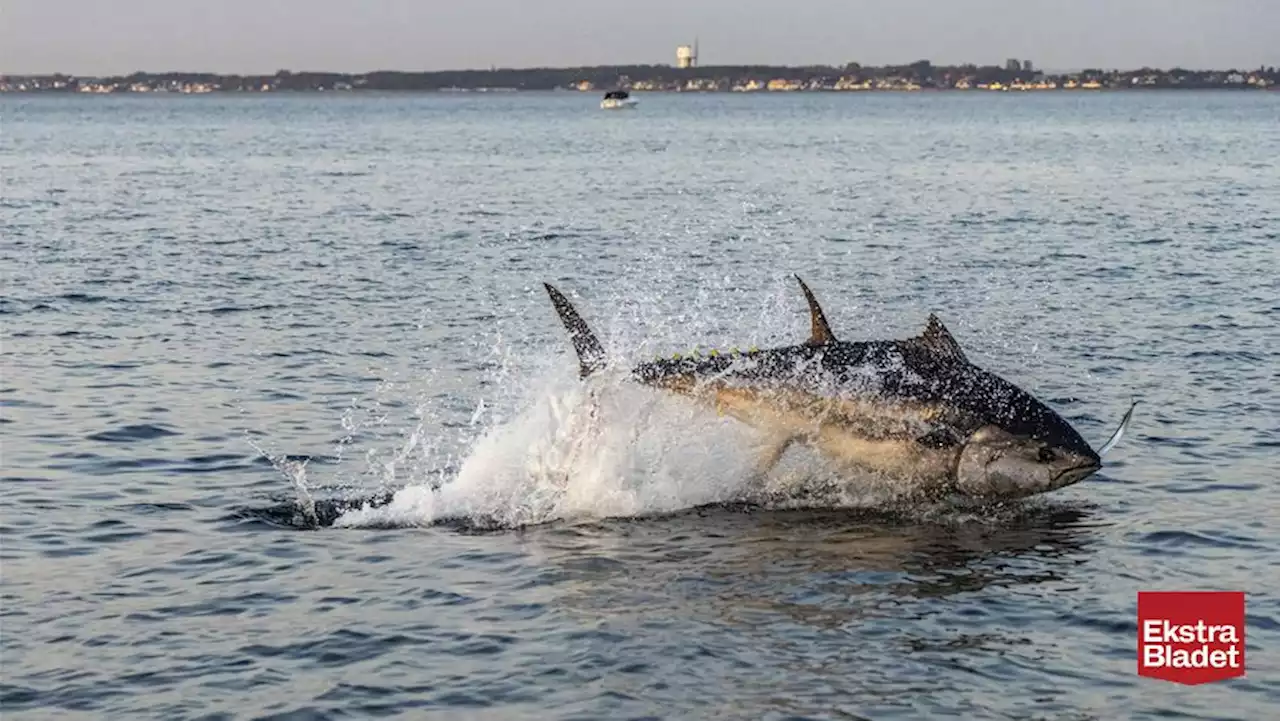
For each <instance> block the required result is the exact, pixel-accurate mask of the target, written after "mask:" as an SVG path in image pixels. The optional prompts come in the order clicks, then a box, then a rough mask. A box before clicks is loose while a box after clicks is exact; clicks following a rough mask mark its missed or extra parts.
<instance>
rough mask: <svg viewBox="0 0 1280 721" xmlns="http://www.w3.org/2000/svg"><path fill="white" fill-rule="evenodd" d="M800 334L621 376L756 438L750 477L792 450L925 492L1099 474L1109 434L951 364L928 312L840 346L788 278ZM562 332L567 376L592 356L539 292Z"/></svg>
mask: <svg viewBox="0 0 1280 721" xmlns="http://www.w3.org/2000/svg"><path fill="white" fill-rule="evenodd" d="M796 280H797V281H799V282H800V288H801V290H802V291H803V292H804V295H805V299H806V300H807V301H808V304H809V317H810V336H809V339H808V340H807V341H806V342H804V343H801V344H799V345H792V346H783V347H779V348H770V349H766V350H757V349H754V348H753V349H751V350H749V351H745V352H731V353H717V354H712V355H707V356H700V355H699V356H693V357H679V356H677V357H674V358H671V359H664V360H657V361H652V362H647V363H641V364H639V365H637V366H635V367H634V368H632V369H631V372H630V377H631V378H632V379H633V380H635V381H638V382H639V383H642V384H644V385H647V386H650V387H654V388H660V389H664V390H666V391H669V392H672V393H675V394H677V395H681V396H685V397H689V398H692V399H694V400H696V401H699V402H702V403H704V404H707V405H709V406H712V407H714V408H715V409H716V410H717V411H718V412H720V413H722V414H728V415H730V416H732V417H734V418H737V419H738V420H740V421H742V422H744V423H747V424H749V425H751V426H753V427H755V428H757V429H759V430H760V431H762V432H763V433H764V434H765V436H766V438H767V439H768V443H767V444H766V446H765V451H764V453H763V454H762V456H761V458H760V461H759V466H758V473H759V474H761V475H763V474H765V473H767V472H768V471H769V470H771V469H772V467H773V466H774V465H775V464H776V463H777V462H778V461H779V460H780V459H781V457H782V455H783V453H784V452H785V451H786V450H787V448H789V447H790V446H791V445H792V444H793V443H797V442H799V443H803V444H806V445H808V446H810V447H812V448H814V449H816V450H817V451H818V452H819V453H821V454H823V455H824V456H826V457H828V458H830V459H833V460H835V461H837V462H839V463H842V464H845V465H848V466H852V467H855V468H858V469H862V470H865V471H871V472H876V473H881V474H885V475H887V476H890V477H896V478H903V479H908V480H910V481H912V482H913V483H914V484H916V485H917V486H918V487H920V488H921V489H922V490H924V491H925V492H927V493H930V494H938V495H941V494H948V493H951V494H958V495H963V496H969V497H975V498H979V499H986V500H998V499H1014V498H1022V497H1026V496H1031V495H1035V494H1039V493H1045V492H1048V491H1052V490H1055V489H1058V488H1062V487H1064V486H1069V485H1071V484H1074V483H1078V482H1080V481H1082V480H1084V479H1085V478H1088V477H1089V476H1091V475H1093V474H1094V473H1096V472H1097V471H1098V470H1099V469H1100V468H1101V467H1102V455H1103V454H1105V453H1106V452H1107V451H1109V450H1111V448H1112V447H1114V446H1115V444H1116V443H1117V442H1119V440H1120V437H1121V436H1122V435H1123V434H1124V432H1125V429H1126V428H1127V427H1128V425H1129V422H1130V420H1131V418H1132V416H1133V409H1134V406H1136V405H1137V404H1136V403H1135V404H1134V405H1133V406H1130V407H1129V410H1128V412H1126V413H1125V415H1124V418H1123V420H1122V421H1121V422H1120V426H1119V428H1117V429H1116V431H1115V433H1113V434H1112V436H1111V438H1110V439H1109V440H1108V441H1107V442H1106V443H1105V444H1103V445H1102V447H1101V448H1100V449H1099V450H1097V451H1095V450H1094V449H1093V448H1092V447H1090V445H1089V444H1088V443H1087V442H1085V440H1084V439H1083V438H1081V437H1080V434H1079V433H1078V432H1076V430H1075V429H1074V428H1072V427H1071V424H1069V423H1068V422H1067V421H1065V420H1064V419H1063V418H1062V417H1061V416H1059V415H1058V414H1057V413H1055V412H1054V411H1053V410H1052V409H1050V408H1049V407H1048V406H1046V405H1045V404H1043V403H1041V402H1040V401H1039V400H1037V399H1036V398H1035V397H1033V396H1032V395H1031V394H1029V393H1027V392H1026V391H1024V390H1022V389H1021V388H1018V387H1017V386H1015V385H1014V384H1012V383H1010V382H1009V381H1006V380H1005V379H1003V378H1001V377H999V376H997V375H995V374H994V373H991V372H988V371H986V370H983V369H982V368H979V367H978V366H976V365H974V364H973V363H971V362H970V361H969V360H968V358H966V357H965V354H964V351H963V350H962V349H961V347H960V344H959V343H958V342H957V341H956V339H955V338H954V337H953V336H952V335H951V333H950V332H948V331H947V329H946V327H945V326H943V324H942V321H941V320H939V319H938V317H937V316H936V315H930V316H929V319H928V323H927V324H926V326H925V328H924V331H923V332H922V333H921V334H920V335H918V336H916V337H914V338H909V339H907V340H888V341H859V342H851V341H842V340H838V339H837V338H836V336H835V334H834V333H832V331H831V326H830V325H829V324H828V322H827V318H826V314H824V313H823V311H822V308H821V306H820V305H819V304H818V301H817V299H816V298H815V297H814V295H813V293H812V292H811V291H810V290H809V287H808V286H807V285H805V283H804V281H803V280H801V279H800V278H799V277H798V276H797V278H796ZM544 285H546V288H547V293H548V294H549V295H550V296H551V302H552V304H553V305H554V306H555V309H556V312H557V313H558V314H559V316H560V320H561V322H563V323H564V326H565V328H566V329H567V330H568V332H569V337H570V339H571V340H572V342H573V347H574V350H575V352H576V353H577V356H578V362H579V373H580V376H581V377H582V378H584V379H585V378H587V377H588V376H591V375H593V374H594V373H596V372H598V371H599V370H600V369H601V368H603V367H604V365H605V353H604V348H603V346H601V344H600V341H599V340H598V339H597V338H596V336H595V334H594V333H592V332H591V329H590V328H589V327H588V326H587V324H586V322H585V321H583V319H582V316H580V315H579V314H578V312H577V310H575V309H574V307H573V306H572V305H571V304H570V303H569V301H568V300H567V299H566V298H565V297H564V295H563V294H561V293H560V291H558V290H556V289H555V288H554V287H553V286H551V285H550V284H544Z"/></svg>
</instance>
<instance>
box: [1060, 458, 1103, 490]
mask: <svg viewBox="0 0 1280 721" xmlns="http://www.w3.org/2000/svg"><path fill="white" fill-rule="evenodd" d="M1101 468H1102V464H1101V463H1094V462H1093V461H1086V462H1085V463H1081V464H1080V465H1078V466H1072V467H1071V468H1068V469H1066V470H1064V471H1062V472H1061V473H1059V474H1058V475H1057V476H1055V477H1054V479H1053V487H1054V488H1063V487H1065V486H1070V485H1072V484H1074V483H1079V482H1080V481H1083V480H1084V479H1086V478H1088V477H1089V476H1092V475H1093V474H1095V473H1097V472H1098V471H1099V470H1101Z"/></svg>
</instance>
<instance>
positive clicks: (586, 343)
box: [543, 283, 604, 378]
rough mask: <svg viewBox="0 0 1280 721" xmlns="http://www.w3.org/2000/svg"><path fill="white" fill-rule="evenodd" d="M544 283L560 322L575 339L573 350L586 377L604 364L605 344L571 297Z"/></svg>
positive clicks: (581, 373)
mask: <svg viewBox="0 0 1280 721" xmlns="http://www.w3.org/2000/svg"><path fill="white" fill-rule="evenodd" d="M543 285H544V286H546V287H547V295H549V296H551V304H552V305H554V306H555V308H556V313H557V314H558V315H559V316H560V322H561V323H564V327H565V330H567V331H569V339H570V340H572V341H573V350H574V352H576V353H577V354H578V374H579V375H580V376H581V377H582V378H586V377H587V376H589V375H591V374H592V373H594V372H595V371H597V370H599V369H600V368H601V367H603V366H604V346H601V345H600V341H599V340H597V339H596V334H595V333H592V332H591V328H590V327H588V326H587V322H586V321H584V320H583V319H582V316H580V315H578V311H577V310H575V309H574V307H573V304H571V303H570V302H569V299H568V298H565V297H564V294H563V293H561V292H560V291H558V290H556V289H555V286H553V285H551V284H550V283H543Z"/></svg>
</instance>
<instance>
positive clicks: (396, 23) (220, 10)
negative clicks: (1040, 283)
mask: <svg viewBox="0 0 1280 721" xmlns="http://www.w3.org/2000/svg"><path fill="white" fill-rule="evenodd" d="M695 35H697V36H698V37H699V39H700V50H701V53H700V54H701V57H700V61H701V62H702V64H704V65H718V64H744V63H770V64H787V65H798V64H807V63H823V64H843V63H845V62H849V61H857V62H861V63H863V64H864V65H871V64H875V65H880V64H885V63H909V62H912V61H915V60H920V59H928V60H932V61H933V62H935V63H938V64H943V63H959V62H975V63H979V64H981V63H997V64H1002V63H1003V62H1004V60H1005V58H1009V57H1016V58H1023V59H1028V60H1031V61H1033V62H1034V63H1035V64H1036V66H1037V67H1044V68H1050V69H1070V68H1082V67H1107V68H1110V67H1118V68H1132V67H1141V66H1143V65H1151V66H1157V67H1170V66H1174V65H1181V66H1184V67H1189V68H1205V67H1214V68H1226V67H1231V66H1237V67H1245V68H1254V67H1257V66H1259V65H1262V64H1266V65H1280V0H459V1H457V2H450V1H449V0H0V72H4V73H40V72H55V71H58V72H67V73H73V74H84V75H89V74H123V73H129V72H132V71H134V70H148V71H163V70H207V71H212V72H222V73H230V72H239V73H273V72H275V71H276V70H278V69H282V68H287V69H290V70H295V71H297V70H337V71H351V72H363V71H369V70H377V69H392V70H441V69H451V68H487V67H489V66H490V65H498V66H508V67H524V66H534V65H551V66H566V65H604V64H614V63H618V64H621V63H671V62H673V59H674V55H675V46H676V45H678V44H680V43H683V42H692V41H693V38H694V36H695Z"/></svg>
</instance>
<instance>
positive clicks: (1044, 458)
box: [1038, 448, 1058, 463]
mask: <svg viewBox="0 0 1280 721" xmlns="http://www.w3.org/2000/svg"><path fill="white" fill-rule="evenodd" d="M1038 457H1039V459H1040V462H1041V463H1052V462H1053V460H1054V459H1055V458H1057V457H1058V454H1056V453H1054V452H1053V450H1052V449H1050V448H1041V449H1040V453H1039V456H1038Z"/></svg>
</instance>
